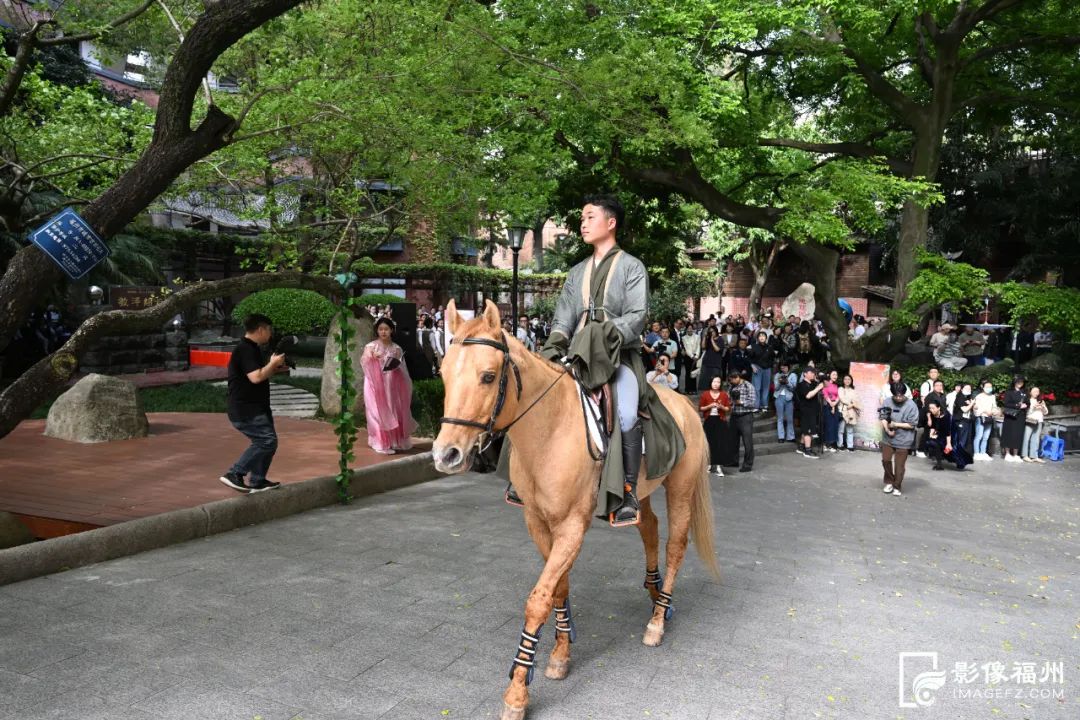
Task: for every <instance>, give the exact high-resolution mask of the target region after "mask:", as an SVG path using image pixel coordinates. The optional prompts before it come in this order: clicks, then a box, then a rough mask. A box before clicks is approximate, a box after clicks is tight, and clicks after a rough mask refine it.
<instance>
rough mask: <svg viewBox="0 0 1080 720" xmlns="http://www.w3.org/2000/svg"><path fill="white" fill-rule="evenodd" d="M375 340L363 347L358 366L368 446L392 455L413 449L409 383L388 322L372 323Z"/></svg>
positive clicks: (401, 355)
mask: <svg viewBox="0 0 1080 720" xmlns="http://www.w3.org/2000/svg"><path fill="white" fill-rule="evenodd" d="M375 332H376V334H377V335H378V339H377V340H372V341H371V342H369V343H368V344H367V345H365V346H364V354H363V355H362V356H361V357H360V363H361V365H363V367H364V411H365V412H366V413H367V434H368V445H370V446H371V447H372V449H374V450H375V452H377V453H382V454H383V455H393V454H394V452H395V451H397V450H408V449H409V448H411V447H412V433H413V431H414V430H416V421H415V420H413V417H412V412H411V411H410V404H411V402H412V379H411V378H410V377H409V371H408V370H407V369H406V368H405V363H404V358H403V353H402V350H401V346H400V345H398V344H396V343H395V342H394V341H393V340H391V339H390V337H391V336H392V335H393V333H394V323H393V322H392V321H391V320H390V319H389V318H379V319H378V320H377V321H376V322H375Z"/></svg>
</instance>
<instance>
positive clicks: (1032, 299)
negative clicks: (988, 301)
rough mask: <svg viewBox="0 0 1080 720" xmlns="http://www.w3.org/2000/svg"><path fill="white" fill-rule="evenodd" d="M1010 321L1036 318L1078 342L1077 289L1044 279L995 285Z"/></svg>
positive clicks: (1079, 304)
mask: <svg viewBox="0 0 1080 720" xmlns="http://www.w3.org/2000/svg"><path fill="white" fill-rule="evenodd" d="M995 291H996V292H997V293H998V294H999V295H1000V296H1001V301H1002V302H1003V303H1004V304H1005V306H1006V307H1008V308H1009V317H1010V319H1011V321H1012V322H1013V324H1016V325H1019V324H1021V323H1023V322H1025V321H1026V320H1028V319H1029V318H1037V319H1038V321H1039V327H1040V328H1043V329H1046V330H1050V331H1052V332H1054V333H1055V334H1056V335H1057V336H1058V337H1061V338H1068V340H1069V342H1073V343H1080V290H1077V289H1076V288H1069V287H1057V286H1054V285H1047V284H1046V283H1036V284H1033V285H1029V284H1026V283H1018V282H1007V283H1003V284H1001V285H998V286H996V287H995Z"/></svg>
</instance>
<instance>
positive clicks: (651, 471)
mask: <svg viewBox="0 0 1080 720" xmlns="http://www.w3.org/2000/svg"><path fill="white" fill-rule="evenodd" d="M622 225H623V207H622V204H621V203H620V202H619V201H618V199H616V198H614V197H610V196H602V195H600V196H592V197H589V198H587V199H586V202H585V206H584V207H583V208H582V211H581V237H582V239H583V240H584V241H585V242H586V243H588V244H589V245H592V248H593V254H592V257H591V258H588V259H586V260H584V261H582V262H580V263H578V264H577V265H575V266H574V267H573V268H572V269H571V270H570V272H569V273H567V276H566V284H565V285H564V286H563V289H562V293H561V294H560V295H559V300H558V303H557V304H556V307H555V318H554V321H553V322H552V325H551V334H550V336H549V337H548V339H547V341H546V342H545V343H544V346H543V348H541V350H540V354H541V355H542V356H544V357H545V358H547V359H548V360H554V361H561V362H565V363H567V364H569V365H570V366H571V367H572V368H573V369H574V374H575V375H576V377H577V378H578V380H579V381H580V382H581V384H582V385H583V386H584V387H585V388H587V389H589V390H596V389H598V388H600V387H601V386H603V385H604V384H605V383H610V384H611V388H612V391H613V395H614V398H613V400H614V402H613V403H612V404H613V405H614V407H615V409H616V414H617V416H618V421H619V422H618V424H617V426H616V427H614V428H613V434H612V438H611V442H610V444H609V452H608V455H607V457H606V458H605V461H604V467H603V470H602V472H601V483H600V485H601V487H602V488H604V489H605V491H606V503H605V507H606V510H607V513H606V515H607V517H608V520H609V522H610V523H611V525H612V526H613V527H622V526H626V525H637V524H638V522H639V521H640V509H639V508H640V505H639V502H638V498H637V484H638V476H639V474H640V472H641V456H642V439H643V436H644V440H645V447H646V448H648V450H649V452H648V455H647V463H648V468H647V470H648V472H647V477H649V478H653V477H658V476H661V475H666V474H667V473H668V472H669V471H670V470H671V467H672V465H673V464H674V462H675V460H676V459H677V458H678V456H679V455H681V454H682V452H683V450H684V448H685V445H684V441H683V437H682V434H681V433H680V432H679V429H678V426H677V424H676V423H675V420H674V418H673V417H672V416H671V414H670V413H669V412H668V410H667V409H666V408H665V407H664V406H663V404H662V403H661V402H660V398H659V396H658V395H657V394H656V392H655V390H654V389H653V386H652V385H650V384H649V383H647V382H645V367H644V363H643V362H642V360H641V353H640V352H639V338H640V336H641V332H642V330H643V329H644V327H645V317H646V315H647V313H648V307H649V277H648V274H647V273H646V271H645V265H644V263H642V262H641V260H639V259H637V258H636V257H634V256H632V255H630V254H629V253H627V252H626V251H625V250H623V249H622V248H620V247H619V245H618V243H617V241H616V238H615V236H616V233H617V232H618V231H619V230H620V229H621V228H622ZM643 420H644V421H645V423H644V426H643V423H642V421H643ZM618 449H621V452H619V451H618ZM620 461H621V462H620ZM506 500H507V502H509V503H511V504H514V505H521V504H522V501H521V499H520V497H518V494H517V492H516V491H515V490H514V488H513V486H512V485H508V486H507V489H506Z"/></svg>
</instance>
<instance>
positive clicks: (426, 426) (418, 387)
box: [412, 378, 444, 437]
mask: <svg viewBox="0 0 1080 720" xmlns="http://www.w3.org/2000/svg"><path fill="white" fill-rule="evenodd" d="M443 396H444V389H443V382H442V380H440V379H438V378H435V379H433V380H416V381H414V382H413V396H412V413H413V418H414V419H415V420H416V424H417V426H418V427H417V429H416V434H417V435H419V436H422V437H435V436H436V435H438V434H439V418H441V417H442V414H443Z"/></svg>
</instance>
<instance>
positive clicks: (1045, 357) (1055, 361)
mask: <svg viewBox="0 0 1080 720" xmlns="http://www.w3.org/2000/svg"><path fill="white" fill-rule="evenodd" d="M1024 369H1025V370H1051V371H1054V372H1057V371H1061V370H1064V369H1065V361H1064V360H1062V359H1061V356H1060V355H1058V354H1057V353H1052V352H1049V353H1043V354H1042V355H1040V356H1039V357H1037V358H1035V359H1034V360H1031V361H1029V362H1026V363H1024Z"/></svg>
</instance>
